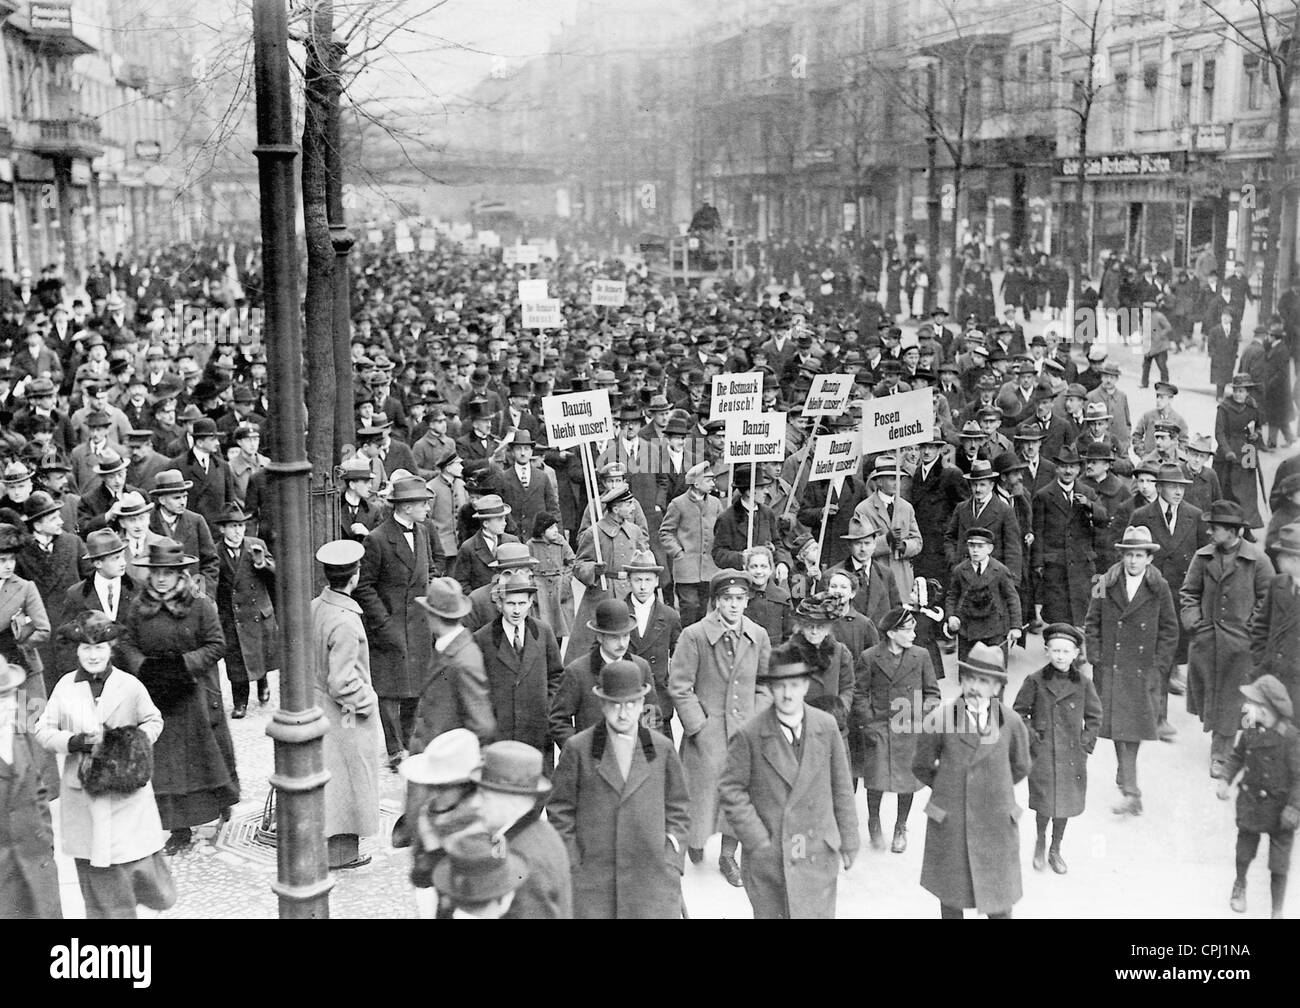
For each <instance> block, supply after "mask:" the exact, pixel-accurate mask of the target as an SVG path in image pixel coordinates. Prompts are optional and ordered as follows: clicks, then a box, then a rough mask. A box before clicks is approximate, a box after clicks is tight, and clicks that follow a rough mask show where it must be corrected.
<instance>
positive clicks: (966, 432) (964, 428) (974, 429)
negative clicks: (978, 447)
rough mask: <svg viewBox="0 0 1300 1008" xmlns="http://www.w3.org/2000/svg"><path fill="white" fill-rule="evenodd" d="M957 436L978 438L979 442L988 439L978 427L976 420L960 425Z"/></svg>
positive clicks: (982, 429)
mask: <svg viewBox="0 0 1300 1008" xmlns="http://www.w3.org/2000/svg"><path fill="white" fill-rule="evenodd" d="M958 434H959V435H960V436H961V437H963V438H979V439H980V440H981V441H982V440H984V439H985V438H987V437H988V435H987V434H985V433H984V428H983V427H981V426H980V425H979V421H978V420H967V421H966V422H965V423H964V424H962V425H961V430H960V431H959V432H958Z"/></svg>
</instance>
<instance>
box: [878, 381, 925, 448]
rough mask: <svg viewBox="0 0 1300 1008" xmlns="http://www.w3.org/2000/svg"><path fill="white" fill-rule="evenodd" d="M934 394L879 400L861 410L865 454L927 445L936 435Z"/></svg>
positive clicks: (890, 396)
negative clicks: (915, 445)
mask: <svg viewBox="0 0 1300 1008" xmlns="http://www.w3.org/2000/svg"><path fill="white" fill-rule="evenodd" d="M934 422H935V421H934V393H933V392H932V391H931V390H930V389H928V388H923V389H917V390H916V391H915V392H902V393H899V394H898V395H889V396H877V397H876V398H874V399H870V400H868V401H867V404H866V405H865V406H864V407H863V410H862V431H861V433H862V452H863V454H865V455H875V454H877V453H878V452H887V451H893V450H894V449H896V448H905V447H907V446H908V445H914V444H925V442H927V441H929V440H930V438H931V436H933V434H934Z"/></svg>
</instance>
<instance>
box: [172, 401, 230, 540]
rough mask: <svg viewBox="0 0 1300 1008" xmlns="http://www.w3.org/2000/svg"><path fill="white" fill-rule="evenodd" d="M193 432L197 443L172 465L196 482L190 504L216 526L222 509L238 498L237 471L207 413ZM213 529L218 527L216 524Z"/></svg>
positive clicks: (196, 424) (173, 460)
mask: <svg viewBox="0 0 1300 1008" xmlns="http://www.w3.org/2000/svg"><path fill="white" fill-rule="evenodd" d="M193 436H194V444H193V446H192V447H191V448H190V449H189V451H187V452H185V453H184V454H181V455H177V456H176V457H175V458H173V459H172V460H171V465H170V466H169V467H168V468H170V469H177V470H179V471H180V474H181V479H183V480H189V481H191V482H192V483H193V487H192V488H191V490H190V499H189V508H190V510H191V511H194V512H195V513H197V514H201V515H202V516H203V517H204V518H206V519H207V521H208V525H209V526H212V522H213V520H214V519H215V518H216V516H217V514H218V513H219V512H220V511H221V509H222V508H224V507H225V506H226V505H227V504H229V503H230V502H231V501H233V500H234V499H235V474H234V473H232V472H231V471H230V466H229V465H228V464H227V463H226V460H225V459H223V458H222V457H221V435H220V434H219V433H218V431H217V425H216V423H214V422H213V421H212V420H209V419H208V418H207V417H204V418H203V419H201V420H195V421H194V433H193ZM159 476H160V477H161V476H162V473H159ZM212 531H214V532H215V531H216V529H215V526H212Z"/></svg>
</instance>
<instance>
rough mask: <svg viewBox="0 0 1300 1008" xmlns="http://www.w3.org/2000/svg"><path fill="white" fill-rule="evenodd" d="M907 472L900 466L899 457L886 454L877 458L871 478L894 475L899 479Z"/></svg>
mask: <svg viewBox="0 0 1300 1008" xmlns="http://www.w3.org/2000/svg"><path fill="white" fill-rule="evenodd" d="M905 475H906V473H905V472H904V471H903V470H902V469H900V468H899V467H898V459H896V458H894V456H892V455H885V456H883V457H881V458H878V459H876V460H875V462H874V463H873V464H872V468H871V478H872V479H876V478H878V477H880V476H893V477H894V478H895V479H898V477H900V476H905Z"/></svg>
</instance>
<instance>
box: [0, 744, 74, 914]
mask: <svg viewBox="0 0 1300 1008" xmlns="http://www.w3.org/2000/svg"><path fill="white" fill-rule="evenodd" d="M13 741H14V745H13V762H12V763H6V762H5V761H4V760H3V759H0V919H10V920H12V919H15V918H22V919H28V920H42V919H43V920H59V919H61V918H62V917H63V908H62V906H61V905H60V903H59V872H58V869H57V868H55V866H54V830H53V828H52V826H51V823H50V796H49V789H48V788H47V787H46V785H45V781H44V777H43V774H42V767H43V766H44V764H45V758H46V755H47V753H46V750H44V749H42V748H41V747H40V746H38V745H37V744H36V739H35V737H34V736H33V735H32V734H31V733H30V732H26V731H19V732H15V733H14V736H13ZM70 762H75V761H70ZM73 800H74V801H75V799H73ZM67 802H68V800H67V799H65V800H64V803H63V805H64V807H66V805H67Z"/></svg>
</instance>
